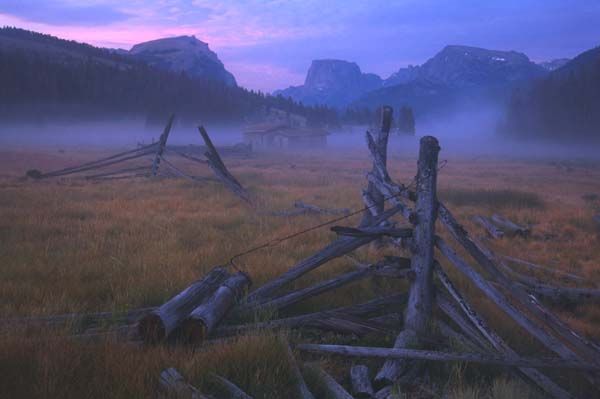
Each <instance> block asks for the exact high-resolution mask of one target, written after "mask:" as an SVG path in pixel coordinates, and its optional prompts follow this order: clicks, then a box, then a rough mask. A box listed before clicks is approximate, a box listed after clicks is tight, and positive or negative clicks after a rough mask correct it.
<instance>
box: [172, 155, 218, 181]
mask: <svg viewBox="0 0 600 399" xmlns="http://www.w3.org/2000/svg"><path fill="white" fill-rule="evenodd" d="M160 159H161V160H162V161H163V162H164V163H165V165H167V166H168V167H169V168H170V169H171V171H172V172H173V174H174V177H177V176H178V177H183V178H184V179H188V180H192V181H195V182H200V183H204V182H207V181H217V179H214V178H211V177H198V176H192V175H190V174H187V173H186V172H184V171H183V170H181V169H179V168H178V167H177V166H175V165H174V164H173V163H172V162H170V161H169V160H168V159H166V158H165V157H160Z"/></svg>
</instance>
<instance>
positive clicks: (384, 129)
mask: <svg viewBox="0 0 600 399" xmlns="http://www.w3.org/2000/svg"><path fill="white" fill-rule="evenodd" d="M392 114H393V110H392V107H390V106H387V105H386V106H383V107H381V109H380V118H381V119H380V127H379V131H378V132H377V134H376V135H375V137H373V139H374V141H375V145H376V149H377V152H378V153H379V154H380V156H381V159H382V160H383V165H384V166H386V163H387V145H388V138H389V135H390V128H391V126H392ZM367 134H368V133H367ZM372 173H377V166H376V165H375V162H374V163H373V170H372ZM363 196H364V197H366V198H367V201H369V202H370V203H371V204H374V205H375V207H374V208H373V209H372V210H370V211H367V212H365V214H364V216H363V220H362V222H361V226H364V225H368V224H369V222H370V221H371V219H372V218H373V217H374V215H378V214H380V213H381V212H383V209H384V196H383V194H382V193H381V192H380V191H379V190H378V189H377V187H376V186H375V185H374V184H373V183H371V182H369V186H368V187H367V190H366V191H365V192H364V193H363Z"/></svg>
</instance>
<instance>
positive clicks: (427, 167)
mask: <svg viewBox="0 0 600 399" xmlns="http://www.w3.org/2000/svg"><path fill="white" fill-rule="evenodd" d="M439 151H440V146H439V144H438V141H437V139H436V138H435V137H431V136H425V137H423V138H421V146H420V150H419V161H418V171H417V201H416V207H415V212H416V215H417V218H416V222H417V223H416V225H415V228H414V233H413V239H414V252H413V256H412V259H411V270H412V271H413V273H414V274H415V278H414V280H413V282H412V284H411V287H410V291H409V297H408V305H407V308H406V312H405V316H404V329H405V331H403V332H401V333H400V335H398V337H397V339H396V342H395V343H394V347H395V348H402V347H407V346H408V347H411V348H412V347H418V345H419V339H418V337H419V335H421V334H425V333H426V332H427V330H428V328H429V321H430V318H431V313H432V307H433V298H434V288H433V265H434V257H433V253H434V243H435V220H436V216H437V194H436V193H437V161H438V153H439ZM406 330H407V331H406ZM403 366H404V365H403V364H402V363H401V362H398V361H395V360H388V361H386V362H385V364H384V365H383V367H382V368H381V369H380V370H379V372H378V373H377V376H376V378H375V381H376V382H377V384H379V385H388V384H390V383H393V382H395V381H396V380H397V379H398V377H399V376H400V375H401V374H402V371H403Z"/></svg>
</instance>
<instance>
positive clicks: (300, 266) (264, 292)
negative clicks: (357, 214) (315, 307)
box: [247, 207, 400, 303]
mask: <svg viewBox="0 0 600 399" xmlns="http://www.w3.org/2000/svg"><path fill="white" fill-rule="evenodd" d="M399 211H400V208H398V207H394V208H390V209H388V210H387V211H385V212H383V213H382V214H381V215H379V216H378V217H376V218H375V219H373V223H374V224H373V225H377V224H379V223H381V222H383V221H385V220H387V219H388V218H390V217H392V216H393V215H395V214H396V213H397V212H399ZM374 239H375V238H374V237H371V236H369V237H359V238H354V237H342V238H338V239H337V240H335V241H334V242H332V243H331V244H329V245H327V246H326V247H325V248H323V249H322V250H321V251H319V252H317V253H316V254H314V255H312V256H310V257H308V258H306V259H303V260H302V261H300V262H298V263H297V264H296V265H294V266H293V267H292V268H291V269H289V270H288V271H287V272H285V273H283V274H282V275H281V276H279V277H277V278H276V279H275V280H272V281H270V282H268V283H266V284H264V285H263V286H262V287H260V288H258V289H257V290H255V291H254V292H252V293H251V294H250V295H249V296H248V298H247V301H248V303H251V302H254V301H257V300H259V299H263V298H265V297H267V296H269V295H271V294H272V293H273V292H274V291H275V290H277V289H279V288H281V287H282V286H284V285H285V284H287V283H289V282H291V281H294V280H296V279H297V278H299V277H301V276H303V275H304V274H306V273H308V272H309V271H311V270H313V269H316V268H317V267H319V266H321V265H322V264H324V263H327V262H329V261H330V260H332V259H335V258H338V257H340V256H343V255H345V254H347V253H349V252H352V251H354V250H355V249H357V248H360V247H362V246H363V245H366V244H368V243H370V242H371V241H373V240H374Z"/></svg>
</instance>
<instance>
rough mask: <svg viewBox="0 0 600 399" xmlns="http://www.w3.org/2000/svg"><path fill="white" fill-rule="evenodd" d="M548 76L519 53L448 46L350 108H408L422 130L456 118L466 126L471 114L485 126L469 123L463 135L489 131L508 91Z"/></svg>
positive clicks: (406, 69)
mask: <svg viewBox="0 0 600 399" xmlns="http://www.w3.org/2000/svg"><path fill="white" fill-rule="evenodd" d="M547 73H548V72H547V71H546V70H545V69H544V68H542V67H541V66H539V65H536V64H535V63H533V62H532V61H530V60H529V58H528V57H527V56H526V55H525V54H523V53H518V52H515V51H498V50H487V49H482V48H478V47H469V46H457V45H451V46H446V47H444V48H443V49H442V50H441V51H440V52H438V53H437V54H436V55H435V56H433V57H432V58H430V59H429V60H427V61H426V62H425V63H424V64H423V65H419V66H409V67H408V68H401V69H400V70H398V71H397V72H396V73H394V74H392V75H391V76H390V77H389V78H388V79H386V80H385V81H384V82H383V85H382V87H381V88H379V89H376V90H373V91H370V92H368V93H365V94H363V95H362V96H361V97H360V98H358V99H357V100H355V101H354V102H353V103H352V104H351V105H350V106H351V107H355V108H362V107H369V108H371V109H374V108H377V107H378V106H380V105H383V104H388V105H391V106H393V107H394V108H399V107H402V106H410V107H411V108H412V109H413V110H414V112H415V116H416V119H417V123H418V124H419V125H420V126H421V127H422V126H423V125H424V122H425V124H427V123H429V122H432V121H435V122H436V128H437V127H438V126H439V125H440V123H442V122H441V121H442V120H446V121H450V120H452V122H453V123H454V124H456V119H457V115H462V116H461V117H463V116H464V118H466V119H465V120H468V119H469V118H470V117H469V114H470V115H473V116H474V115H475V114H478V115H479V116H481V115H486V118H481V120H483V119H485V123H484V122H482V124H480V125H478V126H475V124H468V123H467V124H466V125H465V126H464V129H467V128H472V129H480V128H492V127H493V126H495V125H496V124H497V120H496V119H495V118H497V116H498V112H496V110H497V109H499V108H500V106H501V105H502V104H504V102H505V101H506V100H507V98H508V97H509V95H510V93H511V90H512V88H513V87H515V86H517V85H519V84H521V83H522V82H529V81H531V80H534V79H538V78H541V77H543V76H545V75H546V74H547ZM442 124H443V123H442ZM484 124H485V126H483V125H484Z"/></svg>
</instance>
